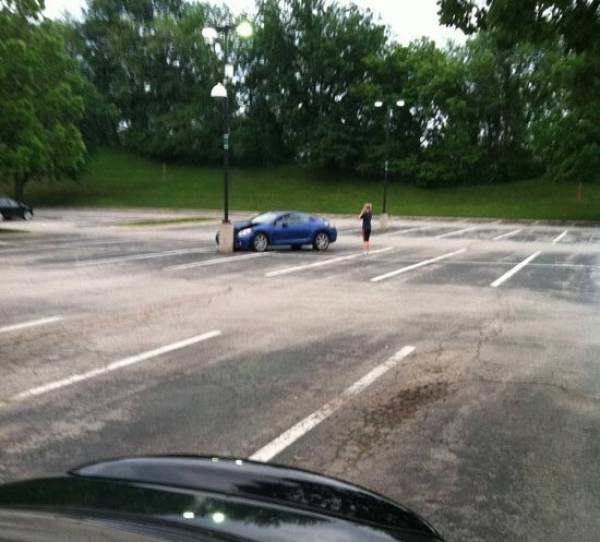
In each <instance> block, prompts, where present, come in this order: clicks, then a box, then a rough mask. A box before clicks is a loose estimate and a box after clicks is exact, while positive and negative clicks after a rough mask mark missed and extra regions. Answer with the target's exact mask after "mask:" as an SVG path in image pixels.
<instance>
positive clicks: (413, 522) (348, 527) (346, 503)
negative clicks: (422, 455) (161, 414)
mask: <svg viewBox="0 0 600 542" xmlns="http://www.w3.org/2000/svg"><path fill="white" fill-rule="evenodd" d="M0 529H1V530H2V535H0V538H2V539H3V540H4V537H5V536H6V537H7V540H11V541H13V542H33V541H36V542H39V541H43V542H58V541H66V540H78V541H83V540H86V541H91V540H103V541H106V542H134V541H135V542H142V541H151V540H152V541H156V540H169V541H175V540H177V541H184V540H185V541H206V542H209V541H211V542H266V541H269V542H301V541H302V542H309V541H310V542H314V541H323V542H326V541H332V540H340V541H341V540H343V541H344V542H359V541H360V542H376V541H377V542H392V541H400V540H402V541H405V542H442V541H443V539H442V537H441V535H440V534H439V533H438V532H437V531H436V530H435V529H434V528H433V527H432V526H431V525H429V523H427V522H426V521H425V520H424V519H422V518H421V517H419V516H418V515H417V514H415V513H414V512H411V511H410V510H408V509H406V508H404V507H402V506H400V505H397V504H395V503H393V502H392V501H390V500H388V499H386V498H384V497H381V496H380V495H377V494H375V493H372V492H370V491H367V490H365V489H361V488H359V487H356V486H353V485H350V484H347V483H345V482H341V481H338V480H334V479H331V478H326V477H324V476H321V475H319V474H314V473H311V472H306V471H300V470H296V469H291V468H287V467H280V466H274V465H267V464H263V463H254V462H250V461H245V460H243V461H242V460H234V459H220V458H206V457H184V456H180V457H139V458H125V459H117V460H111V461H105V462H101V463H95V464H91V465H88V466H84V467H80V468H77V469H75V470H73V471H71V472H69V473H68V474H67V475H65V476H59V477H54V478H45V479H38V480H31V481H25V482H17V483H12V484H7V485H4V486H0Z"/></svg>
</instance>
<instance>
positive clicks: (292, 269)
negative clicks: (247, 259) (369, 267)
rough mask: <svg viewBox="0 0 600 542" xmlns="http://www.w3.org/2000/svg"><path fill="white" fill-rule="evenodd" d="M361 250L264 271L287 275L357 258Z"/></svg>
mask: <svg viewBox="0 0 600 542" xmlns="http://www.w3.org/2000/svg"><path fill="white" fill-rule="evenodd" d="M393 248H394V247H385V248H380V249H378V250H372V251H371V252H369V253H368V256H373V255H374V254H381V253H382V252H387V251H388V250H392V249H393ZM362 255H363V252H354V253H353V254H349V255H348V256H339V257H337V258H329V259H328V260H322V261H319V262H315V263H307V264H304V265H296V266H294V267H286V268H285V269H278V270H277V271H270V272H269V273H265V277H267V278H271V277H278V276H280V275H287V274H289V273H295V272H296V271H304V270H305V269H312V268H314V267H322V266H324V265H330V264H332V263H337V262H343V261H346V260H353V259H354V258H358V257H359V256H362Z"/></svg>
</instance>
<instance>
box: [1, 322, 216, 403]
mask: <svg viewBox="0 0 600 542" xmlns="http://www.w3.org/2000/svg"><path fill="white" fill-rule="evenodd" d="M220 335H221V332H220V331H210V332H208V333H204V334H203V335H198V336H196V337H192V338H190V339H185V340H183V341H179V342H176V343H173V344H169V345H167V346H163V347H161V348H156V349H155V350H150V351H148V352H144V353H143V354H138V355H137V356H131V357H129V358H125V359H121V360H119V361H114V362H113V363H110V364H108V365H106V366H105V367H100V368H98V369H93V370H91V371H87V372H85V373H79V374H76V375H73V376H70V377H69V378H64V379H62V380H56V381H54V382H51V383H50V384H45V385H43V386H38V387H37V388H32V389H29V390H27V391H24V392H21V393H19V394H17V395H15V396H14V397H12V398H11V399H10V400H11V401H23V400H25V399H29V398H30V397H35V396H36V395H42V394H44V393H48V392H49V391H53V390H57V389H60V388H64V387H67V386H71V385H72V384H76V383H77V382H82V381H83V380H89V379H90V378H94V377H96V376H100V375H104V374H107V373H110V372H112V371H117V370H119V369H123V368H125V367H130V366H131V365H135V364H137V363H140V362H142V361H146V360H149V359H152V358H156V357H158V356H162V355H163V354H168V353H169V352H174V351H175V350H181V349H182V348H186V347H188V346H192V345H194V344H198V343H200V342H203V341H207V340H208V339H212V338H214V337H218V336H220Z"/></svg>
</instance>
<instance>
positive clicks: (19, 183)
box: [15, 176, 27, 201]
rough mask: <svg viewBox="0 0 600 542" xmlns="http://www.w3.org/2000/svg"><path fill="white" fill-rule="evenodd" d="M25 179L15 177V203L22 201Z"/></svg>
mask: <svg viewBox="0 0 600 542" xmlns="http://www.w3.org/2000/svg"><path fill="white" fill-rule="evenodd" d="M26 182H27V179H26V178H25V177H21V176H17V177H15V199H16V200H17V201H23V198H24V197H25V183H26Z"/></svg>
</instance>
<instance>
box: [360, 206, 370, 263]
mask: <svg viewBox="0 0 600 542" xmlns="http://www.w3.org/2000/svg"><path fill="white" fill-rule="evenodd" d="M358 218H359V219H361V220H362V234H363V252H364V253H365V254H367V253H368V252H369V242H370V240H371V219H372V218H373V205H372V204H370V203H365V204H364V205H363V208H362V211H361V212H360V215H359V217H358Z"/></svg>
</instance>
